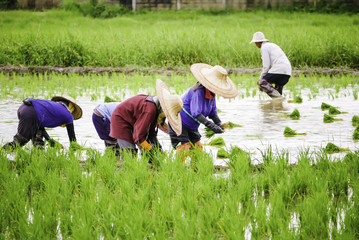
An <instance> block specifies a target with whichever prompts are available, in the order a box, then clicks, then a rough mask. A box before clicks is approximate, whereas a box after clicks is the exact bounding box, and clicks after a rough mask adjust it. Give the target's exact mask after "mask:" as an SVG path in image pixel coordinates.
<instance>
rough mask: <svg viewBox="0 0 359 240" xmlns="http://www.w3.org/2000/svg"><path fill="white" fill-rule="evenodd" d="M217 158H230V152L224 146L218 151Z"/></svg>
mask: <svg viewBox="0 0 359 240" xmlns="http://www.w3.org/2000/svg"><path fill="white" fill-rule="evenodd" d="M217 158H229V153H228V152H227V151H226V150H224V149H223V148H221V149H219V150H218V152H217Z"/></svg>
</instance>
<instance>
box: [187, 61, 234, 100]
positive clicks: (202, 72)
mask: <svg viewBox="0 0 359 240" xmlns="http://www.w3.org/2000/svg"><path fill="white" fill-rule="evenodd" d="M191 72H192V74H193V75H194V76H195V78H196V79H197V80H198V81H199V82H200V83H201V84H202V85H203V86H204V87H205V88H207V89H208V90H210V91H211V92H214V93H215V94H218V95H220V96H222V97H224V98H235V97H237V95H238V90H237V87H236V85H235V84H234V82H233V81H232V80H231V79H230V78H229V77H228V72H227V70H226V69H224V68H223V67H221V66H218V65H216V66H214V67H212V66H211V65H208V64H205V63H195V64H193V65H192V66H191Z"/></svg>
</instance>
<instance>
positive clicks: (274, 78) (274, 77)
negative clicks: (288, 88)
mask: <svg viewBox="0 0 359 240" xmlns="http://www.w3.org/2000/svg"><path fill="white" fill-rule="evenodd" d="M289 78H290V75H285V74H276V73H268V74H266V75H265V76H264V77H263V79H260V80H259V86H260V87H261V90H262V91H263V92H266V93H268V94H270V93H272V92H273V90H277V91H278V92H279V94H282V92H283V86H284V85H286V84H287V82H288V81H289ZM272 84H274V87H273V86H272Z"/></svg>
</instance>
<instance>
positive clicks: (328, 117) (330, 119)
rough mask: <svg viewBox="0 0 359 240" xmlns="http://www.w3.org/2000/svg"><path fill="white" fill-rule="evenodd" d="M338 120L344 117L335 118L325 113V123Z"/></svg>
mask: <svg viewBox="0 0 359 240" xmlns="http://www.w3.org/2000/svg"><path fill="white" fill-rule="evenodd" d="M336 121H343V119H340V118H334V117H332V116H330V115H328V114H324V116H323V122H324V123H332V122H336Z"/></svg>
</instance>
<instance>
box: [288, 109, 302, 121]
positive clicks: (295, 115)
mask: <svg viewBox="0 0 359 240" xmlns="http://www.w3.org/2000/svg"><path fill="white" fill-rule="evenodd" d="M288 117H290V118H291V119H293V120H299V118H300V113H299V110H298V109H294V110H293V112H292V113H291V114H289V115H288Z"/></svg>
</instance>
